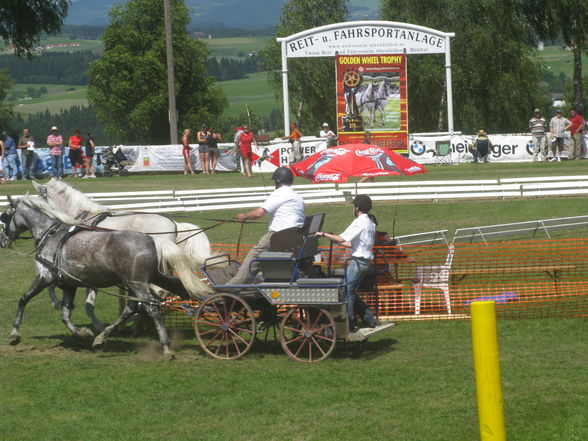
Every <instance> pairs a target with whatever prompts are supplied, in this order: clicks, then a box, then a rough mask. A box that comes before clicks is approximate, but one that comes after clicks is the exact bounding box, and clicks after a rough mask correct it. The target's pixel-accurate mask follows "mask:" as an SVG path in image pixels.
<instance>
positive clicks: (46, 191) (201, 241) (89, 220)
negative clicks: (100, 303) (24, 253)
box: [33, 179, 211, 330]
mask: <svg viewBox="0 0 588 441" xmlns="http://www.w3.org/2000/svg"><path fill="white" fill-rule="evenodd" d="M33 186H34V187H35V189H36V190H37V192H38V193H39V195H40V196H41V197H42V198H43V199H45V200H46V201H47V202H48V203H49V205H50V206H51V207H53V208H54V209H56V210H57V211H60V212H62V213H64V214H66V215H68V216H69V217H72V218H74V219H76V220H77V221H78V222H79V223H84V224H89V225H96V226H99V227H103V228H110V229H113V230H132V231H139V232H141V233H146V234H151V235H153V237H158V238H160V239H162V240H168V241H171V242H173V243H175V244H178V246H179V247H180V248H181V249H182V251H183V252H184V254H185V255H186V256H187V257H188V258H190V260H191V261H192V263H193V266H194V268H196V267H198V266H201V265H202V264H203V263H204V261H205V260H206V259H208V258H210V257H211V250H210V242H209V240H208V237H206V234H204V232H202V230H201V229H200V228H199V227H198V226H196V225H193V224H189V223H177V222H175V221H174V220H173V219H170V218H169V217H167V216H163V215H161V214H155V213H113V212H109V211H108V208H107V207H105V206H103V205H100V204H98V203H96V202H94V201H93V200H92V199H90V198H89V197H88V196H86V195H85V194H84V193H82V192H81V191H79V190H77V189H75V188H73V187H70V186H69V185H67V184H65V183H63V182H62V181H58V180H55V179H51V180H50V181H49V182H48V183H47V184H46V185H41V184H39V183H37V182H35V181H33ZM203 289H204V283H203ZM48 290H49V295H50V296H51V300H52V301H53V304H54V305H56V304H57V303H58V302H57V298H56V296H55V293H54V288H53V287H49V288H48ZM95 302H96V293H95V292H93V291H92V290H89V291H88V295H87V298H86V312H87V313H88V316H89V317H90V318H91V319H92V323H93V325H94V327H95V329H97V330H102V329H103V328H104V325H103V324H102V323H101V322H100V320H98V318H97V317H96V315H95V314H94V306H95Z"/></svg>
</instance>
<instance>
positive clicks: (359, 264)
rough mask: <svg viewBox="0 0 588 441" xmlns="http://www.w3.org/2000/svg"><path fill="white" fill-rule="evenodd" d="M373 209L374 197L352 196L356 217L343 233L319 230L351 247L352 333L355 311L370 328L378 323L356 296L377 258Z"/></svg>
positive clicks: (348, 270)
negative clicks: (375, 253)
mask: <svg viewBox="0 0 588 441" xmlns="http://www.w3.org/2000/svg"><path fill="white" fill-rule="evenodd" d="M371 209H372V199H371V198H370V197H369V196H367V195H365V194H360V195H358V196H356V197H355V199H353V214H354V215H355V220H354V221H353V222H351V224H350V225H349V226H348V227H347V229H346V230H345V231H343V232H342V233H341V234H340V235H338V234H331V233H323V232H321V231H319V232H318V233H316V235H317V236H319V237H326V238H327V239H329V240H330V241H331V242H335V243H337V244H339V245H342V246H344V247H346V248H351V259H350V260H349V262H348V263H347V266H346V267H345V282H346V283H347V286H346V288H345V291H346V294H347V315H348V317H349V328H350V330H351V331H352V332H355V331H356V330H357V328H356V324H355V313H356V312H357V313H360V314H361V315H362V318H363V321H364V322H365V323H366V324H367V326H369V327H375V326H377V325H378V322H377V320H376V319H375V318H374V315H373V313H372V311H371V310H370V309H369V308H368V307H367V306H366V305H365V303H364V302H363V300H362V299H361V298H359V297H357V299H356V295H355V290H356V289H357V287H358V286H359V283H360V282H361V279H362V278H363V276H364V275H365V274H366V273H367V272H368V271H369V269H370V266H371V261H372V259H373V258H374V254H373V252H372V248H373V246H374V242H375V238H376V218H375V216H373V215H371V214H368V213H369V211H370V210H371Z"/></svg>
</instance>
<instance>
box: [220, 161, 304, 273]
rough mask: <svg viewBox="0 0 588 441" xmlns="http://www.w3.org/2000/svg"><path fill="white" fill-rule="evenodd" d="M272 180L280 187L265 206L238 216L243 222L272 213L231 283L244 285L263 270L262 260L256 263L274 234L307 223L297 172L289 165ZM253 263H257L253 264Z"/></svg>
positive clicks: (275, 173)
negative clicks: (294, 186)
mask: <svg viewBox="0 0 588 441" xmlns="http://www.w3.org/2000/svg"><path fill="white" fill-rule="evenodd" d="M272 179H273V180H274V181H275V183H276V189H275V190H274V191H273V192H272V194H270V195H269V197H268V198H267V199H266V200H265V202H264V203H263V204H262V205H261V207H259V208H256V209H255V210H251V211H249V212H247V213H240V214H238V215H237V216H235V218H236V219H237V220H238V221H239V222H243V221H245V220H248V219H259V218H260V217H263V216H264V215H265V214H266V213H267V214H269V226H268V232H267V233H265V234H264V235H263V236H262V237H261V239H260V240H259V242H257V244H256V245H255V246H254V247H253V248H252V249H251V251H249V254H247V257H246V258H245V260H244V261H243V263H242V264H241V267H240V268H239V271H238V272H237V274H235V276H234V277H233V278H232V279H231V280H229V281H228V282H227V285H243V284H247V283H251V273H253V274H255V273H256V272H257V271H259V263H258V262H257V261H255V262H254V260H255V259H257V257H259V255H260V254H261V253H262V252H263V251H271V250H270V240H271V237H272V235H273V234H274V233H277V232H278V231H282V230H285V229H287V228H293V227H297V228H301V227H302V226H303V225H304V200H303V199H302V197H301V196H300V195H299V194H298V193H296V191H294V189H293V188H292V187H291V185H292V182H294V175H293V174H292V172H291V171H290V169H289V168H287V167H279V168H277V169H276V171H274V174H273V175H272ZM252 263H253V264H252Z"/></svg>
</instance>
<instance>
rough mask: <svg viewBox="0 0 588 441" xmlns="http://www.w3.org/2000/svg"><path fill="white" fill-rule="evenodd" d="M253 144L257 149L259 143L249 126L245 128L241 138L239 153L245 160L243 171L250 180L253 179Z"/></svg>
mask: <svg viewBox="0 0 588 441" xmlns="http://www.w3.org/2000/svg"><path fill="white" fill-rule="evenodd" d="M251 143H253V144H255V147H257V141H256V140H255V137H254V136H253V133H252V132H251V131H250V130H249V127H248V126H245V127H243V133H241V136H240V137H239V151H240V152H241V157H242V158H243V168H244V170H243V171H244V174H245V176H247V177H248V178H252V177H253V175H252V174H251V163H252V162H253V151H252V150H251Z"/></svg>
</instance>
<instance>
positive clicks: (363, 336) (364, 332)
mask: <svg viewBox="0 0 588 441" xmlns="http://www.w3.org/2000/svg"><path fill="white" fill-rule="evenodd" d="M393 327H394V323H386V324H383V325H380V326H376V327H375V328H361V329H359V331H357V332H351V333H350V334H348V335H347V338H346V339H345V340H346V341H351V342H353V341H365V340H367V339H368V338H370V337H373V336H374V335H376V334H379V333H381V332H384V331H385V330H386V329H390V328H393Z"/></svg>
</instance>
